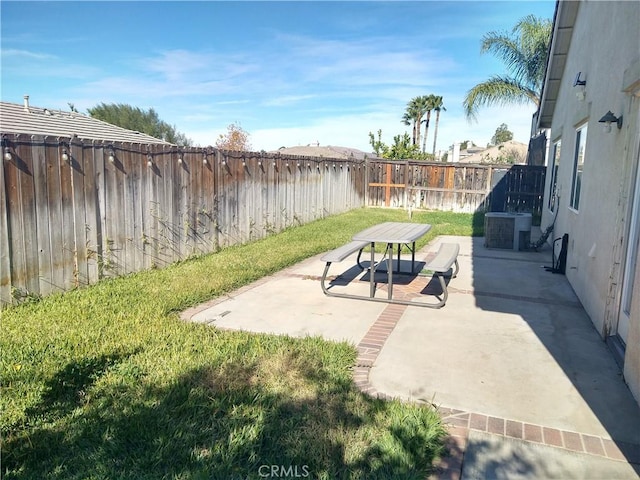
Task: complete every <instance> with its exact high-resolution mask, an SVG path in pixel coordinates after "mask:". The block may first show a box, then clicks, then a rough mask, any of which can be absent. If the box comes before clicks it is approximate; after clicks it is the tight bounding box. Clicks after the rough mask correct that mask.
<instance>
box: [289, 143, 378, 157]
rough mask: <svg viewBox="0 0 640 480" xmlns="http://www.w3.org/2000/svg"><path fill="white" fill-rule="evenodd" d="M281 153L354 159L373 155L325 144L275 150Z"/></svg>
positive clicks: (354, 149) (372, 155)
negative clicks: (322, 145)
mask: <svg viewBox="0 0 640 480" xmlns="http://www.w3.org/2000/svg"><path fill="white" fill-rule="evenodd" d="M277 152H279V153H281V154H283V155H301V156H305V157H325V158H344V159H354V160H364V158H365V156H368V157H375V155H374V154H368V153H365V152H363V151H362V150H358V149H356V148H349V147H335V146H332V145H327V146H326V147H320V146H315V145H307V146H297V147H283V148H280V149H279V150H277Z"/></svg>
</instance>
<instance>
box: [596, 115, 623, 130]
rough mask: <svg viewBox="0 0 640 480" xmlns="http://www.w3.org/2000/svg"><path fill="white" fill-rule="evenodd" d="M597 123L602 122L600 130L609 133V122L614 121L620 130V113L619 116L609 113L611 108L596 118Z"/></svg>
mask: <svg viewBox="0 0 640 480" xmlns="http://www.w3.org/2000/svg"><path fill="white" fill-rule="evenodd" d="M598 122H599V123H604V126H603V127H602V130H603V131H604V132H605V133H609V132H610V131H611V124H612V123H615V124H616V125H618V130H620V129H621V128H622V115H620V116H619V117H616V116H615V115H614V114H613V113H611V110H609V111H608V112H607V113H606V114H605V115H604V117H602V118H601V119H600V120H598Z"/></svg>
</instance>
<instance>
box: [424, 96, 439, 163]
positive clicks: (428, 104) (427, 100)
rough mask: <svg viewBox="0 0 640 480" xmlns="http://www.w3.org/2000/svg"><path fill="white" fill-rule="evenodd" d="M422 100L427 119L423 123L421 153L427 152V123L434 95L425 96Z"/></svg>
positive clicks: (429, 120) (429, 119) (429, 118)
mask: <svg viewBox="0 0 640 480" xmlns="http://www.w3.org/2000/svg"><path fill="white" fill-rule="evenodd" d="M421 98H422V102H423V104H424V106H425V113H426V115H427V119H426V120H425V121H424V140H422V153H424V152H425V151H426V150H427V137H428V136H429V122H431V111H432V110H433V105H434V101H435V98H436V97H435V95H426V96H424V97H421Z"/></svg>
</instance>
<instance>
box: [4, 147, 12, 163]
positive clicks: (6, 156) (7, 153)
mask: <svg viewBox="0 0 640 480" xmlns="http://www.w3.org/2000/svg"><path fill="white" fill-rule="evenodd" d="M3 158H4V159H5V160H6V161H7V162H10V161H11V160H12V159H13V155H11V150H10V149H9V147H4V157H3Z"/></svg>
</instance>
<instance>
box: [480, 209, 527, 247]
mask: <svg viewBox="0 0 640 480" xmlns="http://www.w3.org/2000/svg"><path fill="white" fill-rule="evenodd" d="M530 242H531V214H530V213H505V212H488V213H485V215H484V246H485V247H487V248H505V249H510V250H526V248H527V246H528V245H529V243H530Z"/></svg>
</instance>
